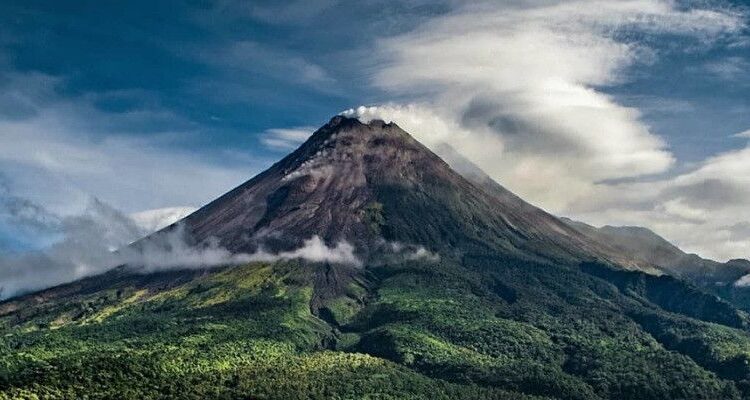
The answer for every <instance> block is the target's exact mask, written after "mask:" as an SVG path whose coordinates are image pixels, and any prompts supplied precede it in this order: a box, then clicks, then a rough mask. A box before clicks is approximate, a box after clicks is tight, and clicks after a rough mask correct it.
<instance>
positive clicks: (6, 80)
mask: <svg viewBox="0 0 750 400" xmlns="http://www.w3.org/2000/svg"><path fill="white" fill-rule="evenodd" d="M748 15H749V13H748V9H747V8H746V6H745V5H743V4H742V3H740V2H728V1H727V2H724V1H680V2H672V1H660V0H628V1H622V2H619V1H603V0H591V1H588V0H576V1H573V2H555V1H541V0H534V1H506V2H486V3H485V2H461V1H449V0H445V1H419V0H413V1H400V2H395V1H384V0H382V1H376V0H365V1H360V2H356V4H355V3H352V2H343V1H337V0H308V1H291V2H279V1H253V2H240V1H216V2H211V1H197V0H196V1H162V2H152V1H150V2H142V1H128V2H115V1H103V2H101V1H100V2H93V1H66V2H60V1H23V2H18V1H0V140H2V141H3V142H4V143H3V144H2V147H5V150H4V151H3V150H0V173H1V174H2V177H3V181H4V182H6V186H7V188H8V189H7V191H6V194H5V195H4V196H5V203H6V205H5V206H4V207H5V208H4V209H0V210H4V211H0V243H2V244H3V246H4V247H5V248H6V250H7V249H11V250H19V249H26V248H29V247H32V248H33V247H40V246H44V245H46V244H47V243H48V242H49V240H50V239H49V237H56V236H55V235H56V233H54V232H57V231H56V229H51V230H50V231H51V232H53V233H54V234H50V235H35V234H30V233H29V232H33V231H32V230H30V229H31V228H29V226H28V224H27V223H26V222H23V221H21V220H20V219H19V218H18V215H17V212H12V211H9V210H10V209H11V208H12V207H9V206H7V205H8V204H16V205H17V204H19V201H21V200H22V201H23V202H26V203H27V204H34V205H35V206H39V207H40V208H41V209H44V210H45V212H46V213H49V214H50V215H54V216H55V217H60V216H66V215H74V214H77V213H81V212H84V211H85V210H86V207H87V206H88V204H89V203H90V199H91V198H92V197H96V198H98V199H101V200H102V201H103V202H105V203H107V204H109V205H111V206H112V207H114V208H116V209H118V210H121V211H123V212H125V213H135V212H139V211H144V210H150V209H159V208H164V207H197V206H200V205H202V204H204V203H206V202H207V201H209V200H211V199H212V198H214V197H216V196H217V195H219V194H221V193H223V192H224V191H226V190H228V189H231V188H232V187H234V186H236V185H237V184H240V183H242V182H243V181H244V180H246V179H249V178H250V177H252V176H253V175H254V174H255V173H257V172H260V171H261V170H262V169H263V168H265V167H267V166H268V165H270V164H271V163H272V162H273V161H275V160H277V159H278V158H280V157H281V156H283V155H284V154H285V153H286V152H288V151H289V150H290V148H292V147H293V146H294V145H296V143H298V142H299V141H300V140H302V139H303V138H304V137H305V135H306V134H307V133H309V132H310V130H311V129H312V128H314V127H316V126H319V125H322V124H323V123H325V122H326V121H327V120H328V119H329V118H330V117H331V116H333V115H335V114H337V113H339V112H341V111H343V110H345V109H348V108H352V107H354V108H356V107H358V106H360V105H380V107H379V108H377V109H374V108H373V109H368V110H365V111H361V112H359V114H360V115H362V114H367V115H372V116H378V117H381V118H387V119H393V120H395V121H396V122H397V123H400V124H401V125H402V126H404V127H406V128H407V129H409V130H411V131H413V132H412V133H413V134H415V135H416V136H417V137H418V138H419V139H420V140H423V141H424V142H426V143H428V145H429V144H437V143H438V142H448V143H450V144H454V145H455V146H456V147H457V148H458V150H459V151H461V152H462V153H463V154H464V155H466V156H467V157H469V158H471V159H472V160H474V161H475V162H476V163H477V164H479V165H480V166H481V167H483V168H484V169H485V170H487V171H488V173H490V174H491V175H492V176H493V177H495V178H496V179H497V180H498V181H500V182H501V183H503V184H505V185H506V186H508V187H509V188H510V189H512V190H513V191H515V192H517V193H519V194H520V195H522V196H523V197H525V198H527V199H528V200H530V201H531V202H533V203H534V204H537V205H540V206H542V207H544V208H545V209H548V210H550V211H552V212H555V213H557V214H561V215H568V216H572V217H574V218H579V219H583V220H585V221H588V222H591V223H594V224H599V225H601V224H607V223H612V224H634V225H636V224H637V225H645V226H649V227H651V228H652V229H654V230H656V231H657V232H658V233H660V234H662V235H664V236H666V237H667V238H668V239H670V240H672V241H675V242H677V243H678V244H680V245H681V246H684V247H686V248H687V249H688V250H692V251H697V252H699V253H701V254H704V255H707V256H712V257H715V258H720V259H728V258H732V257H748V256H750V254H749V253H750V244H749V243H748V242H750V228H748V227H746V226H745V225H743V224H749V225H750V222H749V221H750V212H747V211H742V210H747V209H750V204H747V203H746V202H744V200H742V197H743V196H744V194H745V192H746V191H748V192H750V187H749V186H748V182H747V180H746V179H745V178H744V176H743V175H744V174H745V172H747V173H748V175H750V169H742V168H741V167H737V166H736V165H737V164H742V161H743V160H746V161H747V164H750V159H746V157H748V155H747V154H746V152H745V150H746V149H747V146H748V138H746V137H739V136H737V135H738V134H740V133H741V132H745V131H748V130H750V68H748V67H750V30H749V27H748V24H749V20H748ZM706 192H711V193H706ZM712 195H713V196H714V197H718V198H719V201H715V199H714V198H712V197H711V196H712ZM730 200H731V201H730ZM53 228H54V227H53ZM686 232H689V233H686ZM33 237H43V238H45V239H44V240H42V241H41V242H39V241H37V240H35V239H33Z"/></svg>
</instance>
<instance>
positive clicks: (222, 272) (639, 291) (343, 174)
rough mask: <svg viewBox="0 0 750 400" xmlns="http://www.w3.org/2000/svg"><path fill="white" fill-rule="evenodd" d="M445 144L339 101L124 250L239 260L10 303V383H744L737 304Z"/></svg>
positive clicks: (115, 393)
mask: <svg viewBox="0 0 750 400" xmlns="http://www.w3.org/2000/svg"><path fill="white" fill-rule="evenodd" d="M436 150H438V152H439V153H440V154H441V155H442V156H443V158H441V157H439V156H438V155H436V154H435V153H433V152H432V151H430V150H429V149H428V148H426V147H425V146H423V145H422V144H420V143H419V142H418V141H417V140H415V139H414V138H413V137H411V136H410V135H409V134H408V133H407V132H405V131H404V130H402V129H401V128H400V127H398V126H397V125H396V124H394V123H386V122H384V121H380V120H373V121H369V122H366V123H365V122H362V121H360V120H358V119H354V118H347V117H344V116H336V117H334V118H332V119H331V120H330V121H329V122H328V123H327V124H325V125H324V126H322V127H321V128H320V129H318V130H317V131H316V132H315V133H314V134H313V135H312V136H311V137H310V138H309V139H308V140H307V141H306V142H305V143H304V144H302V145H301V146H300V147H299V148H298V149H297V150H295V151H294V152H292V153H291V154H289V155H288V156H287V157H285V158H284V159H282V160H281V161H279V162H278V163H276V164H274V165H273V166H271V167H270V168H269V169H268V170H266V171H264V172H262V173H261V174H259V175H257V176H255V177H254V178H252V179H250V180H249V181H247V182H245V183H244V184H242V185H240V186H238V187H237V188H235V189H234V190H232V191H230V192H228V193H227V194H225V195H223V196H221V197H220V198H218V199H216V200H215V201H213V202H211V203H210V204H208V205H206V206H205V207H202V208H201V209H199V210H198V211H196V212H195V213H193V214H191V215H189V216H187V217H186V218H185V219H183V220H182V221H180V222H179V223H177V224H175V225H172V226H169V227H167V228H165V229H163V230H161V231H159V232H157V233H155V234H153V235H150V236H149V237H146V238H144V239H142V240H140V241H139V242H137V243H135V244H133V245H132V248H131V250H133V251H138V250H139V249H143V248H147V247H149V246H152V245H153V244H154V243H160V242H163V240H162V239H163V238H165V237H169V236H170V235H173V234H174V233H175V232H179V234H180V235H181V240H184V241H185V242H186V243H187V244H188V245H189V246H190V247H191V248H195V249H199V250H200V249H213V250H216V249H221V250H222V251H225V252H227V253H229V254H233V255H242V256H243V257H235V258H232V259H231V260H234V262H224V263H221V265H199V266H198V267H196V266H194V265H191V266H190V267H189V268H188V266H182V267H180V266H179V265H178V266H173V265H172V266H170V268H149V269H143V268H140V267H141V266H139V265H123V266H121V267H118V268H116V269H114V270H111V271H109V272H107V273H105V274H103V275H99V276H94V277H90V278H86V279H83V280H80V281H76V282H72V283H69V284H66V285H62V286H58V287H55V288H50V289H47V290H44V291H41V292H37V293H31V294H27V295H24V296H21V297H18V298H15V299H10V300H8V301H5V302H3V303H0V329H1V330H2V332H3V334H4V335H3V336H2V338H1V339H0V354H1V355H2V357H0V359H2V360H3V361H2V362H1V363H0V398H2V396H5V397H7V398H27V397H31V396H39V397H45V396H46V397H50V398H81V397H89V398H226V399H235V398H236V399H248V398H252V399H255V398H278V399H289V398H320V399H324V398H340V399H344V398H409V399H412V398H423V399H427V398H430V399H432V398H441V399H460V398H465V399H476V398H498V399H499V398H503V399H504V398H514V399H523V398H529V399H531V398H560V399H605V398H612V399H626V398H633V399H635V398H637V399H663V398H684V399H688V398H702V399H709V398H710V399H713V398H747V397H748V396H750V350H749V349H750V334H748V321H749V319H748V315H747V314H746V313H745V312H744V311H742V310H740V309H738V308H736V307H735V306H734V305H732V304H731V303H729V302H727V301H725V300H722V299H721V298H719V297H717V296H715V295H713V294H710V293H708V292H706V291H705V290H704V289H702V288H700V287H698V286H695V285H694V284H692V283H690V282H687V281H684V280H681V279H680V278H679V277H673V276H672V275H670V274H669V272H670V270H669V268H666V267H665V266H661V265H659V260H658V259H655V258H653V257H645V256H643V255H642V254H634V252H632V251H630V250H629V249H632V248H633V247H632V246H631V247H628V246H625V245H617V244H616V243H612V242H611V240H610V239H611V237H612V236H606V235H602V234H595V232H594V231H593V230H591V229H583V228H582V227H581V226H577V225H576V224H573V223H571V222H570V221H565V220H561V219H559V218H557V217H555V216H553V215H551V214H549V213H547V212H545V211H543V210H541V209H539V208H537V207H534V206H533V205H530V204H528V203H526V202H525V201H523V200H522V199H521V198H519V197H518V196H515V195H514V194H513V193H511V192H510V191H508V190H507V189H505V188H504V187H502V186H501V185H500V184H498V183H497V182H495V181H493V180H492V179H490V178H489V177H487V176H486V175H484V173H483V172H481V170H479V169H477V168H476V167H475V166H472V165H470V163H468V162H467V161H465V160H462V159H461V157H460V156H459V155H458V154H457V153H455V152H454V151H453V150H452V149H451V148H450V147H448V146H443V147H442V148H441V149H436ZM444 159H445V160H447V161H448V162H449V163H450V164H449V163H448V162H446V161H444ZM451 166H453V167H455V168H456V170H459V171H460V172H461V173H459V172H457V171H456V170H454V168H452V167H451ZM310 243H319V244H320V245H319V246H317V247H316V249H317V250H316V251H318V252H326V251H330V250H331V249H342V248H343V249H348V251H349V252H350V253H351V257H343V258H342V257H338V258H336V257H324V256H321V255H320V254H317V253H316V255H314V256H311V255H309V254H308V253H307V252H305V251H302V250H304V249H306V246H308V245H309V244H310ZM258 254H262V255H263V257H256V255H258ZM282 255H283V256H282ZM668 267H670V268H673V267H674V266H673V265H670V266H668Z"/></svg>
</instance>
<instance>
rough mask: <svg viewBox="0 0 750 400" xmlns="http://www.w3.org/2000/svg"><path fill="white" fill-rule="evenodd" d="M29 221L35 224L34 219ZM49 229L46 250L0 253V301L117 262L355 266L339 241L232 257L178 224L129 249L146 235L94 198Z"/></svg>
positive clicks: (145, 268)
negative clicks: (52, 238) (55, 236)
mask: <svg viewBox="0 0 750 400" xmlns="http://www.w3.org/2000/svg"><path fill="white" fill-rule="evenodd" d="M157 211H163V210H157ZM45 215H46V212H45ZM34 221H35V223H36V222H39V221H38V219H35V220H34ZM49 229H50V230H53V231H56V232H58V233H59V236H60V239H59V240H58V241H57V242H55V243H54V244H52V245H50V246H49V247H46V248H43V249H40V250H34V251H30V252H24V253H18V254H6V255H0V266H2V268H0V299H3V298H7V297H11V296H14V295H17V294H21V293H24V292H28V291H34V290H40V289H44V288H47V287H51V286H55V285H59V284H63V283H66V282H72V281H74V280H77V279H81V278H84V277H87V276H92V275H96V274H100V273H103V272H106V271H108V270H110V269H112V268H114V267H116V266H118V265H123V264H127V265H129V266H130V267H131V268H134V270H135V271H137V272H153V271H160V270H169V269H191V268H211V267H217V266H224V265H238V264H245V263H251V262H275V261H278V260H293V259H303V260H308V261H312V262H329V263H338V264H348V265H355V266H359V265H361V261H360V260H359V258H357V256H356V255H355V254H354V253H355V251H354V250H355V249H354V247H353V246H352V245H351V244H349V243H347V242H345V241H342V242H339V243H337V244H336V245H335V246H333V247H329V246H327V245H326V244H325V243H324V242H323V240H321V239H320V238H319V237H317V236H313V237H311V238H310V239H308V240H305V241H304V243H303V244H302V246H301V247H299V248H297V249H294V250H290V251H285V252H279V253H270V252H267V251H265V250H263V249H261V250H259V251H257V252H255V253H253V254H244V253H240V254H235V253H231V252H229V251H228V250H226V249H224V248H222V247H221V246H219V245H218V244H216V241H209V242H208V243H204V244H200V245H192V244H190V242H191V241H190V239H189V236H188V234H187V233H186V231H185V227H184V225H182V224H178V225H176V227H175V228H174V229H172V230H169V231H163V232H159V233H157V234H155V235H153V236H151V237H150V238H149V240H146V241H143V242H139V244H137V245H131V244H132V243H133V242H135V241H136V240H137V239H139V238H141V237H143V236H144V235H145V234H147V233H150V232H149V231H145V230H143V229H142V227H140V226H139V225H138V224H136V223H135V221H133V220H132V219H130V218H129V217H128V216H126V215H124V214H122V213H120V212H119V211H117V210H115V209H114V208H112V207H110V206H108V205H107V204H105V203H103V202H101V201H99V200H96V199H91V200H90V202H89V205H88V207H87V208H86V210H85V212H84V213H83V214H81V215H77V216H69V217H57V218H56V219H55V220H54V221H53V222H52V223H50V225H49Z"/></svg>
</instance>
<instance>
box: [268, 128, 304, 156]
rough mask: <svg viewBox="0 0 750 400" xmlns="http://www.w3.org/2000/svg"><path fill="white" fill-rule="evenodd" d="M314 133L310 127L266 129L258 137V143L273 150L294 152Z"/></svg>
mask: <svg viewBox="0 0 750 400" xmlns="http://www.w3.org/2000/svg"><path fill="white" fill-rule="evenodd" d="M313 131H315V128H313V127H311V126H299V127H294V128H278V129H268V130H266V131H265V132H264V133H263V135H261V137H260V141H261V142H262V143H263V144H264V145H266V146H268V147H269V148H270V149H273V150H286V151H289V150H294V149H296V148H297V147H298V146H299V145H300V144H302V143H303V142H304V141H305V140H307V138H309V137H310V135H311V134H312V133H313Z"/></svg>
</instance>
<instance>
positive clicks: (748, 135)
mask: <svg viewBox="0 0 750 400" xmlns="http://www.w3.org/2000/svg"><path fill="white" fill-rule="evenodd" d="M734 137H738V138H747V139H750V129H748V130H746V131H742V132H740V133H737V134H735V135H734Z"/></svg>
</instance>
